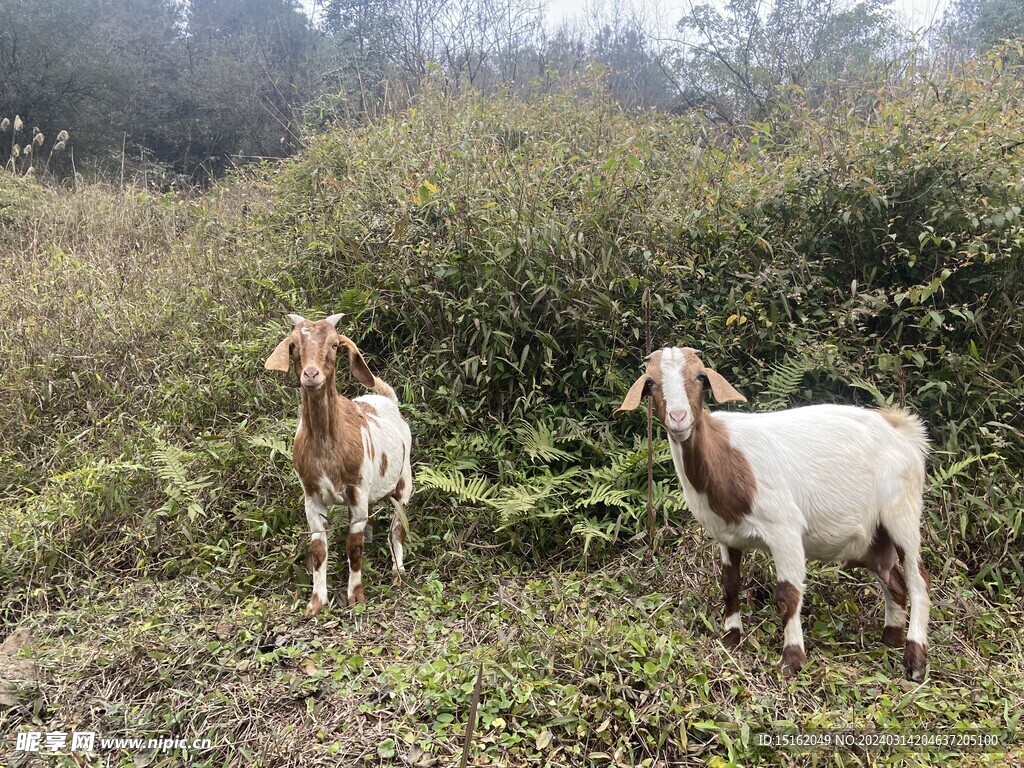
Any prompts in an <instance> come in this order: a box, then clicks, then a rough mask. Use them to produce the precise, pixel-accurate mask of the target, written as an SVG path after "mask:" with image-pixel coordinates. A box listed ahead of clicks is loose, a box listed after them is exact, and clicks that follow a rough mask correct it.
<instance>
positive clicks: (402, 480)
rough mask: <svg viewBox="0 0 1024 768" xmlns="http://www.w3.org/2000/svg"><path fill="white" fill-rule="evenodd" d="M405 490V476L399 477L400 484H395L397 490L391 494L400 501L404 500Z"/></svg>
mask: <svg viewBox="0 0 1024 768" xmlns="http://www.w3.org/2000/svg"><path fill="white" fill-rule="evenodd" d="M404 490H405V478H404V477H400V478H398V485H396V486H395V490H393V491H392V492H391V496H392V498H394V499H397V500H398V501H401V500H402V492H403V491H404Z"/></svg>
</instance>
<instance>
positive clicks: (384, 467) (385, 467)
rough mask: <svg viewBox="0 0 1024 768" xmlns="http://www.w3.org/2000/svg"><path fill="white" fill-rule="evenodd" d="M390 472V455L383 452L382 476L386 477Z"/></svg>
mask: <svg viewBox="0 0 1024 768" xmlns="http://www.w3.org/2000/svg"><path fill="white" fill-rule="evenodd" d="M387 473H388V455H387V454H386V453H382V454H381V455H380V476H381V477H384V475H386V474H387Z"/></svg>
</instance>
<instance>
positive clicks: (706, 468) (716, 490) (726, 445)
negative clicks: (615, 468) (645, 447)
mask: <svg viewBox="0 0 1024 768" xmlns="http://www.w3.org/2000/svg"><path fill="white" fill-rule="evenodd" d="M684 351H685V352H686V355H685V357H684V362H683V367H682V369H681V371H680V373H681V375H682V377H683V380H684V381H685V382H686V383H687V387H686V392H687V396H688V397H689V399H690V410H691V412H692V414H693V432H692V433H691V435H690V439H689V440H687V441H686V442H684V443H683V468H684V471H685V472H686V479H687V480H689V482H690V484H691V485H692V486H693V487H694V489H695V490H696V491H697V492H698V493H701V494H705V495H706V496H707V497H708V504H709V505H710V506H711V509H712V511H713V512H714V513H715V514H716V515H718V516H719V517H721V518H722V519H723V520H725V522H727V523H730V524H732V525H735V524H736V523H739V522H740V521H741V520H742V519H743V518H744V517H745V516H746V515H748V514H750V508H751V505H752V504H753V503H754V495H755V494H756V492H757V481H756V480H755V479H754V470H753V468H752V467H751V466H750V462H749V461H747V457H746V456H744V455H743V454H742V453H741V452H740V451H739V450H737V449H736V448H734V447H733V445H732V444H731V442H730V441H729V430H728V429H727V428H726V426H725V424H723V423H722V422H721V421H720V420H718V419H716V418H715V417H714V416H712V415H711V414H710V413H705V411H704V387H705V386H709V387H711V389H712V394H713V395H714V397H715V399H716V400H717V401H719V402H729V401H732V400H745V399H746V398H744V397H743V395H741V394H740V393H739V392H737V391H736V390H735V389H734V388H733V387H732V385H730V384H729V383H728V382H727V381H726V380H725V379H724V378H723V377H722V376H720V375H719V374H717V373H715V372H714V371H712V370H711V369H710V368H705V367H704V363H703V362H701V359H700V358H699V357H698V356H697V352H696V350H693V349H689V348H687V349H686V350H684ZM663 358H664V355H663V351H662V350H658V351H657V352H654V353H653V354H652V355H651V356H650V358H649V359H648V361H647V369H646V370H645V371H644V373H643V375H641V376H640V378H638V379H637V380H636V381H635V382H633V385H632V386H631V387H630V388H629V392H627V393H626V397H625V398H624V399H623V401H622V405H620V406H619V408H618V409H617V410H616V411H615V415H616V416H618V415H620V414H622V413H624V412H625V411H631V410H634V409H635V408H636V407H637V406H638V405H639V404H640V401H641V400H642V399H643V398H644V396H645V395H646V396H650V398H651V401H652V402H653V404H654V413H655V415H656V416H657V417H658V421H660V422H661V423H662V424H663V425H665V426H666V427H667V424H666V418H665V397H664V393H663V392H662V384H661V381H662V375H663V369H662V363H663ZM698 384H699V385H698ZM695 385H697V386H695Z"/></svg>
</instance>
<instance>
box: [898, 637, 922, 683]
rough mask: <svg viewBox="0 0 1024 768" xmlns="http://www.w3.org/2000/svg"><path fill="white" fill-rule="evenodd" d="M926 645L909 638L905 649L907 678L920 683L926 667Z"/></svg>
mask: <svg viewBox="0 0 1024 768" xmlns="http://www.w3.org/2000/svg"><path fill="white" fill-rule="evenodd" d="M925 662H926V656H925V650H924V646H923V645H921V644H920V643H918V642H915V641H913V640H908V641H907V645H906V648H904V650H903V669H904V671H905V672H906V673H907V680H910V681H911V682H914V683H920V682H921V681H922V680H924V669H925Z"/></svg>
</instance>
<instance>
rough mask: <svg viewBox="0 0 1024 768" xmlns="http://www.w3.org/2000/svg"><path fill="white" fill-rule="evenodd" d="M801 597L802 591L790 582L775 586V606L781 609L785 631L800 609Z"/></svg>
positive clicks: (782, 582) (781, 582)
mask: <svg viewBox="0 0 1024 768" xmlns="http://www.w3.org/2000/svg"><path fill="white" fill-rule="evenodd" d="M800 595H801V592H800V590H799V589H797V588H796V587H795V586H793V585H792V584H790V583H789V582H788V581H780V582H779V583H778V584H777V585H776V586H775V606H776V607H777V608H778V609H779V616H780V617H781V618H782V627H783V629H785V627H786V624H788V623H789V620H790V619H792V618H793V617H794V616H795V615H796V611H797V608H799V607H800Z"/></svg>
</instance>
